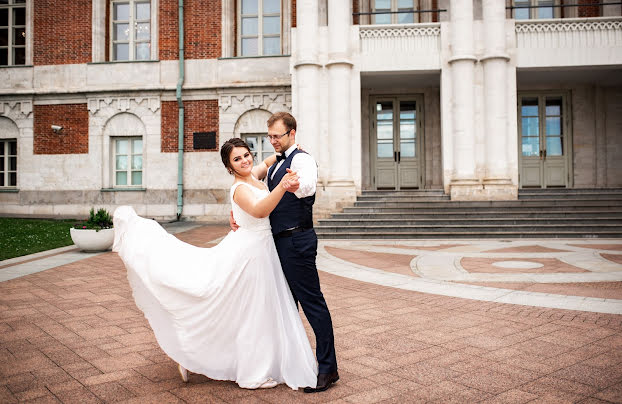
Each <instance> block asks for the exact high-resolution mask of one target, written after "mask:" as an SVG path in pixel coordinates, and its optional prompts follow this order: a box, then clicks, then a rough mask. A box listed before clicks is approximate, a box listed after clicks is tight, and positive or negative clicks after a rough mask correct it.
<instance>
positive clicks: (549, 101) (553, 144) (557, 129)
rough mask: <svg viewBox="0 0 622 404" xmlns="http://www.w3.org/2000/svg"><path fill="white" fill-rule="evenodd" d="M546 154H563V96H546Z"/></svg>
mask: <svg viewBox="0 0 622 404" xmlns="http://www.w3.org/2000/svg"><path fill="white" fill-rule="evenodd" d="M545 104H546V105H545V112H546V118H545V119H546V121H545V122H546V129H545V131H546V155H547V156H563V154H564V150H563V125H562V99H561V97H546V101H545Z"/></svg>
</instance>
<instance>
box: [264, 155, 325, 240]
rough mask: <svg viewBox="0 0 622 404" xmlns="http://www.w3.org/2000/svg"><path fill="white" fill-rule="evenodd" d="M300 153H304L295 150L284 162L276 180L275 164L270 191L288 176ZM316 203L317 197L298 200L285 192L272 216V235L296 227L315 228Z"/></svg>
mask: <svg viewBox="0 0 622 404" xmlns="http://www.w3.org/2000/svg"><path fill="white" fill-rule="evenodd" d="M298 153H303V152H301V151H300V150H298V149H295V150H294V151H293V152H292V153H290V155H289V156H288V157H287V158H286V159H285V160H284V161H283V163H282V164H281V166H280V167H279V169H278V170H277V172H276V174H274V178H272V179H271V178H270V177H272V173H273V172H274V169H275V167H276V164H274V165H273V166H272V167H270V170H268V189H270V191H272V190H273V189H274V187H276V186H277V185H279V182H281V179H282V178H283V176H284V175H285V174H287V170H286V169H287V168H289V167H290V166H291V165H292V159H293V158H294V156H295V155H296V154H298ZM314 202H315V195H311V196H308V197H306V198H298V197H297V196H296V195H294V194H293V193H291V192H285V195H283V198H281V201H280V202H279V204H278V205H276V208H274V210H273V211H272V213H271V214H270V225H271V226H272V233H273V234H277V233H280V232H282V231H283V230H287V229H291V228H294V227H305V228H311V227H313V203H314Z"/></svg>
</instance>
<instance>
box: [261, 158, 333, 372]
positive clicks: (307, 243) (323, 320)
mask: <svg viewBox="0 0 622 404" xmlns="http://www.w3.org/2000/svg"><path fill="white" fill-rule="evenodd" d="M298 153H303V152H301V151H300V150H298V149H295V150H294V151H293V152H292V153H290V155H289V156H287V158H286V159H285V161H283V163H282V164H281V166H280V167H279V168H278V170H277V171H276V173H274V170H275V168H276V166H277V164H273V165H272V167H270V170H269V171H268V188H269V189H270V191H272V190H273V189H274V187H276V186H277V185H279V182H280V181H281V179H282V178H283V176H284V175H285V174H286V173H287V171H286V169H287V168H289V167H290V166H291V163H292V159H293V158H294V156H295V155H296V154H298ZM273 173H274V177H273V176H272V174H273ZM314 202H315V195H312V196H309V197H306V198H298V197H297V196H296V195H294V194H293V193H291V192H286V193H285V195H284V196H283V198H282V199H281V201H280V202H279V204H278V205H277V206H276V208H275V209H274V210H273V211H272V213H271V214H270V225H271V226H272V233H273V234H274V243H275V245H276V250H277V252H278V254H279V259H280V260H281V266H282V267H283V273H284V274H285V278H286V279H287V282H288V284H289V287H290V289H291V291H292V295H293V296H294V300H295V301H296V303H298V302H300V305H301V306H302V309H303V310H304V313H305V315H306V316H307V319H308V320H309V323H310V324H311V327H312V328H313V332H314V333H315V338H316V356H317V360H318V365H319V372H320V373H332V372H335V371H336V370H337V358H336V356H335V338H334V336H333V323H332V320H331V318H330V313H329V311H328V306H327V305H326V301H325V300H324V295H323V294H322V291H321V290H320V280H319V278H318V274H317V268H316V267H315V257H316V255H317V236H316V234H315V230H313V203H314Z"/></svg>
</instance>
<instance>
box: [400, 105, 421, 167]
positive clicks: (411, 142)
mask: <svg viewBox="0 0 622 404" xmlns="http://www.w3.org/2000/svg"><path fill="white" fill-rule="evenodd" d="M416 116H417V108H416V104H415V103H414V102H410V101H401V102H400V153H401V156H402V157H415V154H416V147H415V138H416V128H417V127H416Z"/></svg>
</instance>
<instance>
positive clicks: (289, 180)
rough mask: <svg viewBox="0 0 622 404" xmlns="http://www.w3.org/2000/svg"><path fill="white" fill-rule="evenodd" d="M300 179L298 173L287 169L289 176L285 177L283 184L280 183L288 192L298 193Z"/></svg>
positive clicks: (282, 180)
mask: <svg viewBox="0 0 622 404" xmlns="http://www.w3.org/2000/svg"><path fill="white" fill-rule="evenodd" d="M299 179H300V177H298V174H297V173H296V171H292V170H290V169H289V168H288V169H287V174H285V175H284V176H283V178H282V179H281V182H280V183H279V184H280V185H281V186H282V187H283V188H284V189H285V190H286V191H288V192H292V193H293V192H296V191H297V190H298V188H300V181H299Z"/></svg>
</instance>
